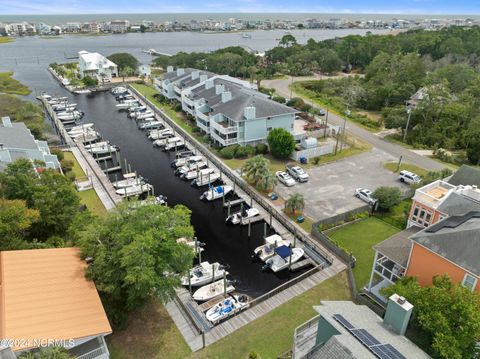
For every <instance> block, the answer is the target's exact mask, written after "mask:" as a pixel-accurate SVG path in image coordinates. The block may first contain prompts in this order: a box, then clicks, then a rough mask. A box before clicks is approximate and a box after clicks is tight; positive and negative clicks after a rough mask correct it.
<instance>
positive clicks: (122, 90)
mask: <svg viewBox="0 0 480 359" xmlns="http://www.w3.org/2000/svg"><path fill="white" fill-rule="evenodd" d="M110 92H111V93H113V94H114V95H119V94H122V93H126V92H128V89H127V88H126V87H123V86H116V87H113V88H112V89H111V90H110Z"/></svg>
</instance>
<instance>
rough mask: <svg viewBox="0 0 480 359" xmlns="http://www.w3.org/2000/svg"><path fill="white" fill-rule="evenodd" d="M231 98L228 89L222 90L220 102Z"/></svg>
mask: <svg viewBox="0 0 480 359" xmlns="http://www.w3.org/2000/svg"><path fill="white" fill-rule="evenodd" d="M231 99H232V93H231V92H230V91H225V92H222V102H223V103H225V102H228V101H230V100H231Z"/></svg>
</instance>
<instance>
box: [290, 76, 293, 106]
mask: <svg viewBox="0 0 480 359" xmlns="http://www.w3.org/2000/svg"><path fill="white" fill-rule="evenodd" d="M290 78H291V81H290V100H291V99H292V95H293V88H292V86H293V76H290Z"/></svg>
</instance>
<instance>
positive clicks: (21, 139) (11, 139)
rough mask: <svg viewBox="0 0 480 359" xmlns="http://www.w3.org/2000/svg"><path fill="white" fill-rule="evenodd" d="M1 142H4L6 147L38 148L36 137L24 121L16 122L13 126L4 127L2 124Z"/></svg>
mask: <svg viewBox="0 0 480 359" xmlns="http://www.w3.org/2000/svg"><path fill="white" fill-rule="evenodd" d="M0 144H3V148H4V149H7V148H22V149H28V150H37V149H38V146H37V143H36V142H35V139H34V138H33V136H32V134H31V132H30V130H29V129H28V128H27V126H25V124H24V123H23V122H14V123H12V127H4V126H3V125H1V124H0Z"/></svg>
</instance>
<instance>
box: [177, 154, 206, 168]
mask: <svg viewBox="0 0 480 359" xmlns="http://www.w3.org/2000/svg"><path fill="white" fill-rule="evenodd" d="M201 161H203V157H202V156H188V157H181V158H177V159H176V160H174V161H172V163H171V166H172V167H173V168H179V167H182V166H185V165H189V164H190V163H198V162H201Z"/></svg>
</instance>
